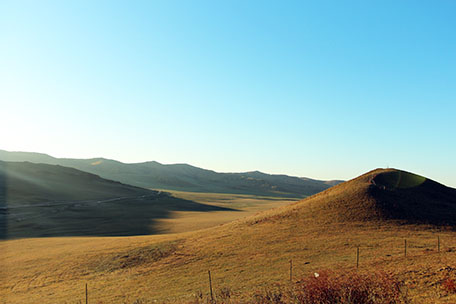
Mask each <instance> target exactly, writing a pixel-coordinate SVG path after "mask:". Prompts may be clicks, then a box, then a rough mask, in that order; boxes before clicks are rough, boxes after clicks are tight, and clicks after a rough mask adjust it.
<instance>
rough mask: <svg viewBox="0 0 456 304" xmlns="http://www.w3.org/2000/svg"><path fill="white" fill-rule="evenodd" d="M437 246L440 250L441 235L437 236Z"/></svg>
mask: <svg viewBox="0 0 456 304" xmlns="http://www.w3.org/2000/svg"><path fill="white" fill-rule="evenodd" d="M437 248H438V252H440V235H438V236H437Z"/></svg>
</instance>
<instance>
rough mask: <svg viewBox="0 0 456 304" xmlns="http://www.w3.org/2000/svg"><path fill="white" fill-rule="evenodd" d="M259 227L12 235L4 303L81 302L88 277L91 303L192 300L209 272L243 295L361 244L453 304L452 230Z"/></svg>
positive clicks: (2, 254) (2, 252)
mask: <svg viewBox="0 0 456 304" xmlns="http://www.w3.org/2000/svg"><path fill="white" fill-rule="evenodd" d="M252 223H253V222H250V223H249V222H248V221H245V220H241V221H237V222H236V223H232V224H227V225H223V226H222V227H217V228H212V229H207V230H202V231H198V232H192V233H186V234H179V235H162V236H144V237H125V238H49V239H24V240H14V241H5V242H2V243H1V244H0V258H1V261H2V264H3V265H2V275H1V281H2V284H1V286H2V289H1V294H2V301H3V303H37V302H42V303H78V301H79V300H82V299H83V296H84V284H85V283H87V284H88V286H89V297H90V303H134V302H135V301H136V300H138V299H141V300H143V301H144V302H146V303H148V302H151V303H152V302H153V301H154V300H156V301H158V302H182V301H190V300H192V299H193V294H195V293H198V292H199V291H202V293H203V294H208V292H209V290H208V278H207V270H209V269H210V270H211V272H212V275H213V284H214V289H215V290H219V289H221V288H222V287H226V288H229V289H230V290H232V291H233V292H234V297H235V298H237V299H238V300H239V301H240V300H241V299H244V300H245V299H248V298H249V297H250V296H251V295H252V293H253V292H255V291H257V290H262V289H263V288H267V287H268V286H270V285H271V284H273V283H276V282H278V283H284V282H286V281H287V280H288V276H289V260H290V259H292V260H293V264H294V278H295V279H297V278H299V277H300V276H307V275H309V274H312V273H313V272H318V271H321V270H322V269H353V268H355V265H356V247H357V246H360V271H370V270H372V269H376V270H384V271H391V272H393V273H395V274H397V275H398V276H400V278H401V279H404V280H405V282H406V284H407V287H408V289H409V294H410V296H411V297H412V299H413V300H414V302H415V303H437V302H442V303H445V302H447V303H452V302H453V303H454V302H455V301H456V295H447V294H446V293H445V291H444V290H442V288H441V283H442V282H443V280H444V279H446V278H447V277H453V278H454V277H455V275H456V234H455V233H454V232H451V231H437V230H433V229H431V228H430V229H428V230H423V229H422V227H414V226H380V225H366V224H365V223H358V224H356V223H353V224H352V225H340V226H309V225H308V224H309V223H305V222H297V223H296V225H295V226H290V227H282V228H279V229H278V228H277V225H275V224H274V223H272V222H265V223H259V224H252ZM233 230H235V231H237V233H232V231H233ZM437 235H439V236H440V238H441V252H440V253H438V252H437ZM259 236H261V237H259ZM404 239H407V240H408V250H407V257H404ZM157 248H158V250H161V251H160V253H157ZM151 252H152V254H151ZM154 252H155V253H154ZM234 301H235V300H234Z"/></svg>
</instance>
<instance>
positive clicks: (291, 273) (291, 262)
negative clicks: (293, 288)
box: [290, 260, 293, 282]
mask: <svg viewBox="0 0 456 304" xmlns="http://www.w3.org/2000/svg"><path fill="white" fill-rule="evenodd" d="M290 282H293V260H290Z"/></svg>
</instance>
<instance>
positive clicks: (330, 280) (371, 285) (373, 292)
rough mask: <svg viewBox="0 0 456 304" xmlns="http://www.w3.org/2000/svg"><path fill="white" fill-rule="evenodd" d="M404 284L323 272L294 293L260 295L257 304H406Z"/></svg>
mask: <svg viewBox="0 0 456 304" xmlns="http://www.w3.org/2000/svg"><path fill="white" fill-rule="evenodd" d="M401 285H402V284H401V283H400V282H399V281H397V280H396V279H395V278H394V277H393V276H392V275H390V274H387V273H383V272H375V273H369V274H367V273H364V274H362V273H358V272H345V273H335V272H332V271H322V272H319V273H318V274H315V275H313V276H310V277H306V278H304V279H302V280H300V281H299V282H297V283H296V284H295V285H294V286H293V287H292V288H291V290H289V291H288V292H283V290H281V289H271V290H268V291H267V292H266V293H264V294H262V295H259V294H256V295H255V298H254V301H253V302H254V303H303V304H337V303H346V304H394V303H401V302H405V301H406V296H404V295H403V294H402V292H401Z"/></svg>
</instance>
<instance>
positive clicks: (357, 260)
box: [356, 246, 359, 268]
mask: <svg viewBox="0 0 456 304" xmlns="http://www.w3.org/2000/svg"><path fill="white" fill-rule="evenodd" d="M358 267H359V246H358V247H356V268H358Z"/></svg>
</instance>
